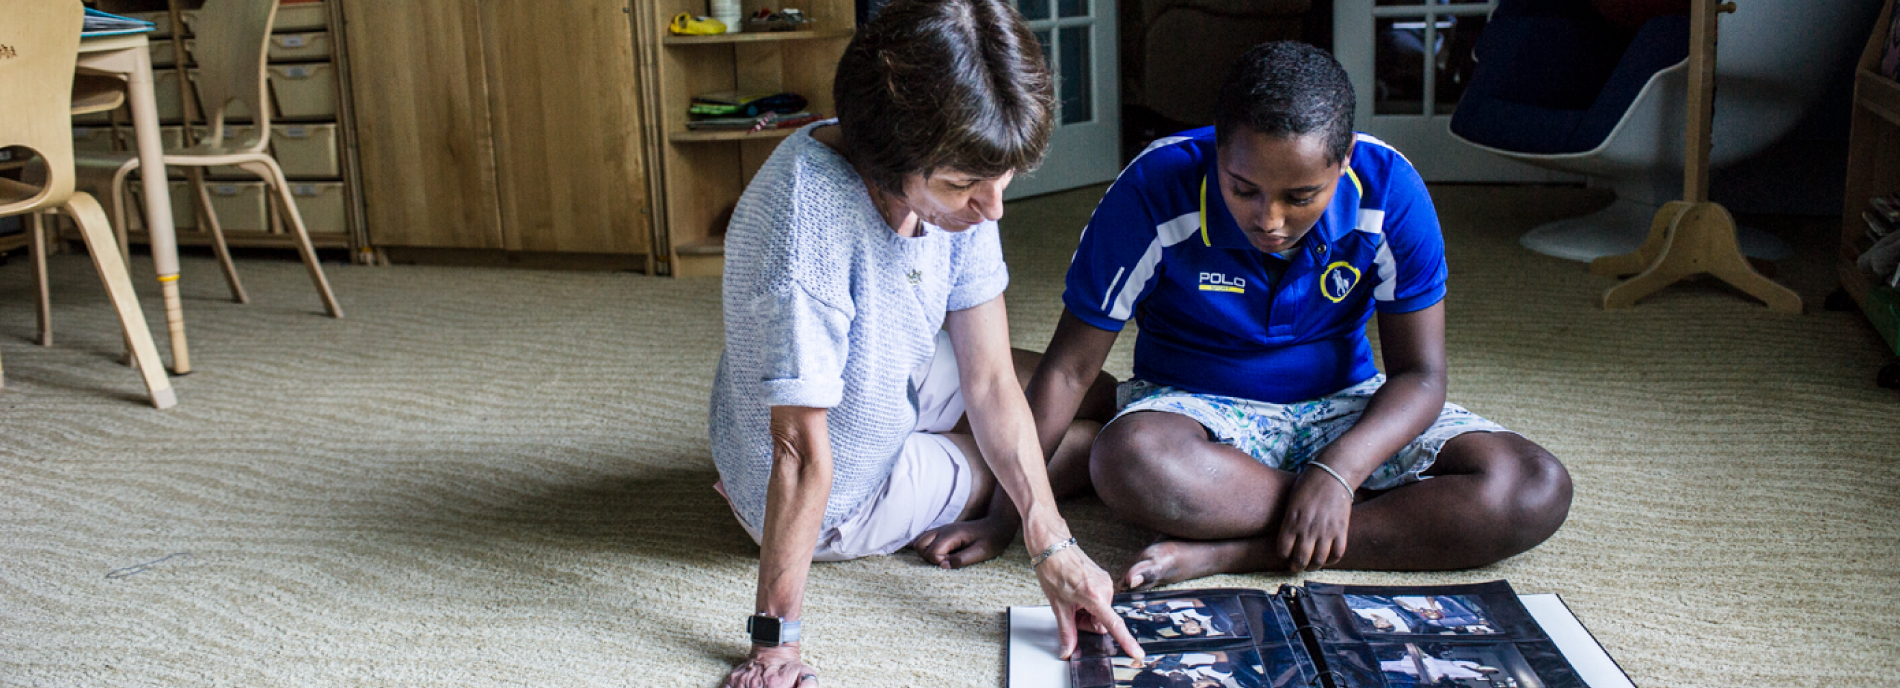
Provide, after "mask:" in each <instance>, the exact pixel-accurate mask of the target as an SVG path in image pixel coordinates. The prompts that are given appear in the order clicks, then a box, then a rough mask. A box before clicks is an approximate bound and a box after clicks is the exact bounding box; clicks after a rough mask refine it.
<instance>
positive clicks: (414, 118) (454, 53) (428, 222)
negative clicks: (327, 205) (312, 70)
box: [339, 0, 506, 249]
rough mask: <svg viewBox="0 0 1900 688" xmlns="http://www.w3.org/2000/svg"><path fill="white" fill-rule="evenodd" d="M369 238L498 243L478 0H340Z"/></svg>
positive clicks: (453, 244)
mask: <svg viewBox="0 0 1900 688" xmlns="http://www.w3.org/2000/svg"><path fill="white" fill-rule="evenodd" d="M339 1H340V2H342V3H343V10H344V16H346V17H348V19H349V39H348V43H349V49H350V56H351V70H350V73H351V78H350V83H349V87H350V92H351V94H352V96H353V100H354V103H355V109H356V111H357V112H358V113H360V114H359V116H358V117H357V118H356V139H357V145H358V147H359V149H360V151H361V160H362V168H363V174H362V178H363V202H364V203H363V204H364V214H365V217H366V222H365V224H367V225H368V226H367V227H366V229H367V230H368V232H367V233H368V238H369V241H370V244H371V245H373V246H378V247H385V246H420V247H437V248H476V249H502V248H505V247H506V244H505V243H504V241H503V239H502V229H501V214H500V211H499V196H498V194H497V192H496V189H495V155H494V137H493V136H492V135H491V133H490V124H489V115H488V94H487V90H486V89H485V88H484V83H485V77H484V74H485V71H486V68H485V66H484V60H485V58H484V49H483V46H482V32H481V24H480V21H479V19H480V14H479V13H478V12H476V11H475V8H476V4H477V3H476V0H431V1H428V2H382V1H380V0H339Z"/></svg>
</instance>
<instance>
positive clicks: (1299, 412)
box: [1109, 375, 1510, 490]
mask: <svg viewBox="0 0 1900 688" xmlns="http://www.w3.org/2000/svg"><path fill="white" fill-rule="evenodd" d="M1384 384H1385V376H1384V375H1374V376H1372V377H1371V378H1370V379H1368V380H1366V381H1365V382H1361V383H1359V384H1356V385H1353V386H1351V387H1347V388H1346V389H1343V390H1340V391H1338V392H1334V393H1332V394H1329V395H1326V396H1323V397H1320V398H1318V399H1313V400H1309V401H1301V402H1295V403H1291V404H1270V403H1267V402H1264V401H1253V400H1251V399H1241V398H1237V397H1224V396H1219V395H1215V394H1195V393H1193V392H1188V391H1184V390H1181V389H1177V388H1174V387H1169V386H1166V385H1158V384H1154V383H1152V382H1148V381H1146V380H1142V379H1132V380H1129V381H1127V382H1123V383H1122V384H1121V386H1120V387H1118V388H1117V389H1116V390H1115V403H1116V405H1117V406H1119V407H1120V408H1121V411H1120V412H1118V413H1117V414H1115V417H1116V418H1117V419H1119V418H1121V417H1122V416H1125V415H1128V414H1130V413H1135V412H1137V411H1165V412H1168V413H1178V414H1181V415H1183V416H1187V417H1189V418H1193V419H1194V420H1195V421H1196V422H1199V423H1200V424H1201V426H1202V427H1204V428H1207V430H1208V433H1209V434H1210V435H1212V436H1213V438H1214V439H1215V440H1216V441H1219V442H1221V443H1223V444H1227V445H1229V446H1232V447H1234V448H1236V449H1239V450H1241V451H1244V452H1247V454H1248V455H1249V456H1252V457H1253V458H1254V459H1255V460H1256V461H1259V462H1260V463H1263V464H1266V465H1268V466H1271V467H1273V468H1277V469H1280V470H1283V471H1291V472H1298V471H1299V470H1300V469H1301V468H1304V467H1305V466H1306V464H1307V462H1310V461H1312V460H1313V457H1314V456H1316V455H1318V454H1319V451H1320V450H1321V449H1324V448H1325V447H1326V445H1328V444H1332V442H1333V440H1336V439H1339V436H1340V435H1343V434H1345V433H1346V430H1348V429H1350V428H1352V426H1353V424H1354V423H1357V422H1359V414H1361V413H1363V412H1364V411H1365V410H1366V404H1367V403H1368V402H1370V401H1371V400H1372V393H1373V392H1377V391H1379V387H1380V386H1381V385H1384ZM1109 422H1111V423H1112V422H1114V421H1109ZM1467 432H1510V431H1509V430H1506V429H1504V426H1501V425H1498V424H1497V423H1493V422H1491V421H1488V420H1485V419H1484V418H1482V417H1479V416H1478V415H1477V414H1475V413H1472V412H1470V411H1466V410H1465V409H1464V407H1462V406H1459V405H1457V404H1453V403H1449V402H1447V403H1446V404H1445V409H1444V410H1443V411H1440V412H1439V414H1438V422H1436V423H1433V424H1432V426H1431V427H1429V428H1426V429H1425V432H1424V433H1422V434H1420V435H1419V436H1418V438H1417V439H1414V440H1412V442H1411V443H1410V444H1407V445H1405V448H1403V449H1400V450H1399V452H1398V453H1397V454H1394V455H1393V456H1392V458H1390V459H1387V460H1386V462H1385V463H1384V464H1381V465H1380V466H1379V468H1378V469H1376V470H1374V471H1373V472H1372V476H1371V477H1369V478H1367V479H1366V481H1365V483H1364V484H1362V485H1361V487H1364V488H1366V489H1369V490H1389V489H1392V488H1394V487H1398V486H1400V485H1403V484H1406V483H1415V482H1418V481H1420V480H1424V479H1425V478H1424V476H1422V475H1420V474H1422V473H1424V472H1425V469H1428V468H1431V467H1432V462H1433V461H1436V460H1437V459H1438V450H1439V449H1441V448H1443V447H1444V446H1445V442H1447V441H1450V440H1451V438H1453V437H1457V436H1459V435H1462V434H1465V433H1467Z"/></svg>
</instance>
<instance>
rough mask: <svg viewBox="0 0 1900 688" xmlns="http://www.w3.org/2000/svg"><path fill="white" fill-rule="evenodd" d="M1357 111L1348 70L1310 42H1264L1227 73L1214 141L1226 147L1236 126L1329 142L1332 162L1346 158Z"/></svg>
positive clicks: (1217, 105)
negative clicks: (1312, 137)
mask: <svg viewBox="0 0 1900 688" xmlns="http://www.w3.org/2000/svg"><path fill="white" fill-rule="evenodd" d="M1355 107H1357V101H1356V100H1354V97H1353V92H1352V81H1351V79H1349V78H1348V77H1347V76H1346V68H1345V67H1341V66H1340V65H1339V61H1338V60H1335V59H1333V56H1332V55H1330V54H1327V53H1326V51H1324V50H1320V49H1319V48H1315V47H1313V46H1310V45H1307V44H1305V43H1298V42H1294V41H1274V42H1271V43H1262V44H1260V45H1257V46H1254V47H1253V49H1252V50H1248V51H1247V54H1245V55H1242V56H1241V58H1240V59H1239V60H1238V61H1236V62H1234V64H1233V66H1231V67H1229V68H1228V69H1227V77H1226V78H1225V79H1223V80H1221V85H1220V93H1219V94H1218V95H1216V96H1215V98H1214V140H1215V144H1216V145H1226V143H1227V139H1228V137H1229V136H1230V135H1231V134H1232V133H1233V131H1234V128H1235V127H1246V128H1248V129H1252V130H1254V131H1257V132H1259V133H1262V134H1266V135H1268V136H1277V137H1295V136H1305V135H1307V134H1314V133H1317V134H1320V135H1323V136H1325V137H1326V143H1327V153H1328V154H1329V159H1328V162H1331V163H1338V162H1339V161H1341V160H1344V159H1346V151H1347V150H1348V149H1349V148H1350V147H1351V146H1352V115H1353V108H1355Z"/></svg>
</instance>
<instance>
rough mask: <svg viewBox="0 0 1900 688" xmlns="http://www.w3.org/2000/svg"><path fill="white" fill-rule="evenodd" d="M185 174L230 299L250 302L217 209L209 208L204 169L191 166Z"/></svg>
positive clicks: (208, 194)
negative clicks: (209, 231)
mask: <svg viewBox="0 0 1900 688" xmlns="http://www.w3.org/2000/svg"><path fill="white" fill-rule="evenodd" d="M185 174H187V175H190V177H191V190H192V191H193V192H194V195H196V196H197V197H198V212H199V214H200V215H201V216H203V217H204V219H205V227H206V228H207V229H210V230H211V250H212V252H214V253H217V254H218V266H219V267H222V268H224V282H225V284H228V285H230V286H231V300H232V301H236V302H238V303H250V302H251V297H250V295H249V294H246V293H244V283H242V282H239V281H238V274H237V265H236V264H235V263H232V262H231V248H230V247H229V246H227V245H225V243H224V226H223V225H221V224H219V223H218V213H217V211H215V210H212V209H211V194H210V192H208V191H205V173H204V170H203V169H201V168H197V167H193V168H190V169H189V170H187V171H186V172H185Z"/></svg>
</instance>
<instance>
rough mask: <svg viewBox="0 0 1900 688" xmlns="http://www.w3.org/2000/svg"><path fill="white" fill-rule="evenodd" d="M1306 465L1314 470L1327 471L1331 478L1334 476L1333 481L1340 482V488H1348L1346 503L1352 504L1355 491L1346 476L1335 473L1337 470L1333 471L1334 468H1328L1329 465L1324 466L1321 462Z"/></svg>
mask: <svg viewBox="0 0 1900 688" xmlns="http://www.w3.org/2000/svg"><path fill="white" fill-rule="evenodd" d="M1306 465H1308V466H1312V467H1314V468H1318V469H1320V470H1322V471H1326V474H1327V475H1330V476H1333V479H1334V480H1337V481H1339V486H1340V487H1343V488H1346V501H1347V502H1351V501H1352V496H1353V490H1352V483H1349V482H1346V478H1345V476H1342V475H1340V474H1339V471H1335V470H1333V467H1332V466H1328V465H1326V464H1323V463H1320V462H1318V461H1314V462H1312V463H1309V464H1306Z"/></svg>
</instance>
